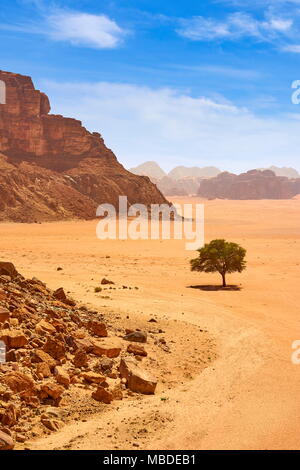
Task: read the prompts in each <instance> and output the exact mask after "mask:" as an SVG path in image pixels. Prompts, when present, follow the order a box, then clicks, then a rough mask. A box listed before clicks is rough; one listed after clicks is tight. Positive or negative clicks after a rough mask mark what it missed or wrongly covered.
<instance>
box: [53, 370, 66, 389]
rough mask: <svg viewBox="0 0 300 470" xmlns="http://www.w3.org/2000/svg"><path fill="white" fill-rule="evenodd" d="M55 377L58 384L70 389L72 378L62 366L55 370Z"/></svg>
mask: <svg viewBox="0 0 300 470" xmlns="http://www.w3.org/2000/svg"><path fill="white" fill-rule="evenodd" d="M54 376H55V378H56V381H57V383H59V384H61V385H64V386H65V387H68V386H69V385H70V376H69V374H68V372H67V371H66V370H65V369H63V368H62V367H61V366H56V367H55V369H54Z"/></svg>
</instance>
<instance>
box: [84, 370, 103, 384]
mask: <svg viewBox="0 0 300 470" xmlns="http://www.w3.org/2000/svg"><path fill="white" fill-rule="evenodd" d="M81 377H83V378H84V380H86V381H87V382H89V383H94V384H101V383H103V382H105V379H106V377H105V376H104V375H101V374H98V373H97V372H92V371H90V372H83V373H82V374H81Z"/></svg>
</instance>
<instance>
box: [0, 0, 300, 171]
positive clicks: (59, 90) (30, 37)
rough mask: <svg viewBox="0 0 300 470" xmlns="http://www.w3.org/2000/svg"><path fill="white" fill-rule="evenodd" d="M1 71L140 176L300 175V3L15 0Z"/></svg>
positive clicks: (3, 31)
mask: <svg viewBox="0 0 300 470" xmlns="http://www.w3.org/2000/svg"><path fill="white" fill-rule="evenodd" d="M2 3H3V4H2V5H1V12H0V39H1V48H0V51H1V62H0V68H1V69H2V70H8V71H13V72H18V73H22V74H26V75H31V76H32V78H33V80H34V83H35V84H36V86H37V87H38V88H39V89H41V90H43V91H45V92H46V93H47V94H48V95H49V97H50V99H51V103H52V112H53V113H57V114H64V115H66V116H72V117H77V118H78V119H80V120H82V121H83V124H84V125H85V126H86V127H88V129H89V130H91V131H100V132H101V133H102V134H103V137H104V139H105V141H106V143H107V145H108V146H109V147H110V148H112V149H113V150H114V151H115V153H116V154H117V156H118V158H119V160H120V161H121V162H122V163H123V164H124V165H125V166H126V167H131V166H134V165H137V164H139V163H142V162H144V161H146V160H156V161H158V163H159V164H160V165H161V166H162V167H163V168H164V169H166V170H169V169H171V168H172V167H173V166H176V165H187V166H193V165H199V166H203V165H216V166H219V167H220V168H222V169H227V170H231V171H243V170H246V169H249V168H254V167H265V166H269V165H272V164H275V165H278V166H294V167H295V168H297V169H298V170H300V158H299V154H300V145H299V144H300V132H299V130H300V129H299V127H300V112H299V111H300V108H299V106H300V105H299V106H296V105H294V104H292V102H291V94H292V89H291V83H292V82H293V81H294V80H297V79H300V0H292V1H286V0H271V1H262V0H252V1H250V0H210V1H205V0H203V1H199V0H197V1H196V0H186V1H178V0H177V1H176V0H173V1H171V0H165V1H164V2H162V1H161V0H160V1H158V0H139V1H137V0H116V1H105V0H102V1H90V0H78V1H77V0H72V1H69V0H61V1H60V0H58V1H55V2H51V0H50V1H47V2H46V1H42V0H10V2H5V3H4V2H2Z"/></svg>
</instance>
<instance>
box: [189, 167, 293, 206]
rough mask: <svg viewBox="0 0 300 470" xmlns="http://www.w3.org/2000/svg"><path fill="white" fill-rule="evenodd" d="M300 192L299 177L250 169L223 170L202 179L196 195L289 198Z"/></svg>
mask: <svg viewBox="0 0 300 470" xmlns="http://www.w3.org/2000/svg"><path fill="white" fill-rule="evenodd" d="M299 193H300V178H298V179H289V178H287V177H284V176H276V175H275V173H274V172H273V171H271V170H263V171H260V170H250V171H248V172H247V173H242V174H240V175H235V174H233V173H228V172H224V173H221V174H220V175H218V176H217V177H216V178H211V179H207V180H203V181H202V182H201V184H200V189H199V192H198V195H199V196H201V197H205V198H222V199H290V198H292V197H294V196H295V195H296V194H299Z"/></svg>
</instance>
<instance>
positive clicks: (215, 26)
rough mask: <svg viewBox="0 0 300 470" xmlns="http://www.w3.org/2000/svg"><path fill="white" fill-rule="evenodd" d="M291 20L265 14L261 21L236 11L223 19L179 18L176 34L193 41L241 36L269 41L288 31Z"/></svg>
mask: <svg viewBox="0 0 300 470" xmlns="http://www.w3.org/2000/svg"><path fill="white" fill-rule="evenodd" d="M292 27H293V20H292V19H290V18H280V17H274V16H271V15H266V18H265V19H264V20H262V21H260V20H258V19H256V18H255V17H254V16H253V15H250V14H248V13H244V12H236V13H233V14H230V15H228V16H227V17H226V18H224V19H223V20H216V19H213V18H205V17H203V16H195V17H193V18H188V19H181V27H180V28H179V29H178V30H177V32H178V34H180V35H181V36H184V37H187V38H189V39H191V40H194V41H210V40H213V39H222V40H238V39H240V38H243V37H252V38H255V39H257V40H261V41H270V40H273V39H275V38H277V37H278V35H285V34H288V33H290V31H291V29H292Z"/></svg>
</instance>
